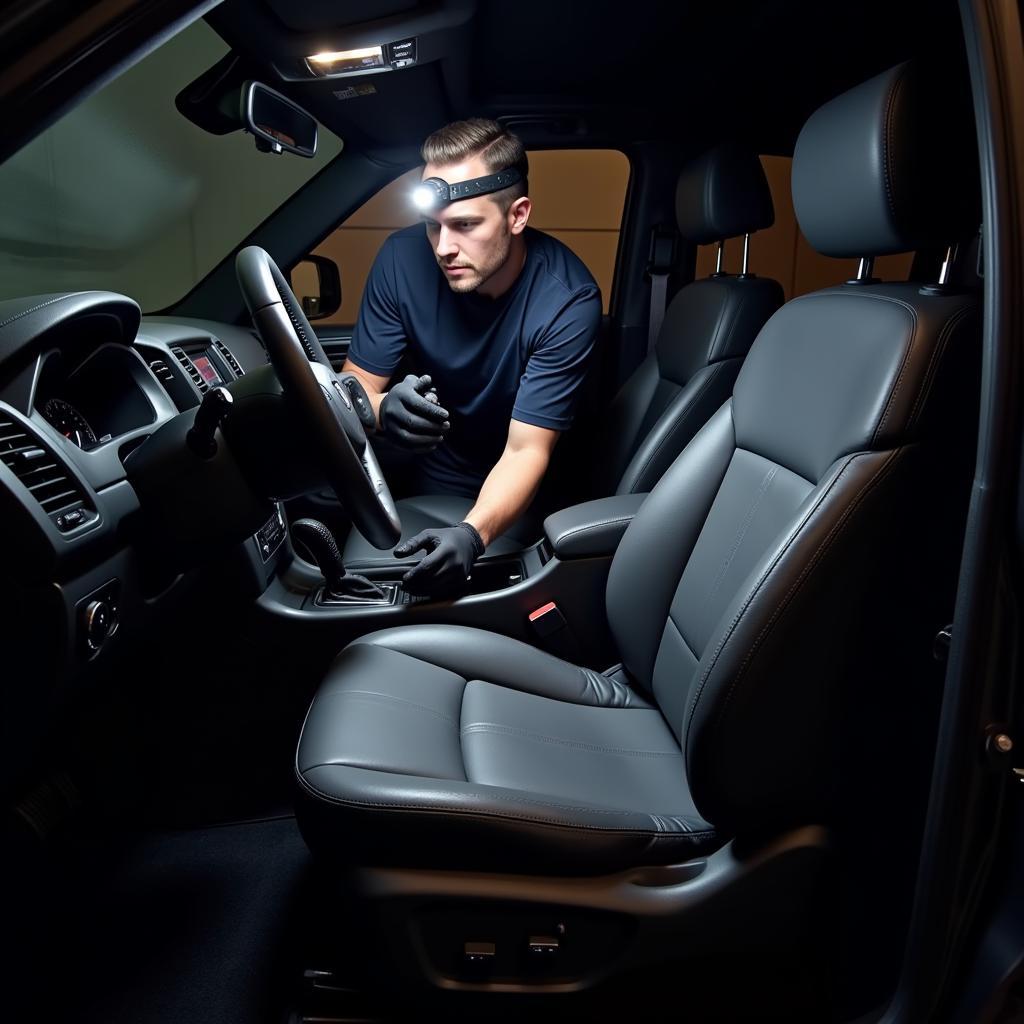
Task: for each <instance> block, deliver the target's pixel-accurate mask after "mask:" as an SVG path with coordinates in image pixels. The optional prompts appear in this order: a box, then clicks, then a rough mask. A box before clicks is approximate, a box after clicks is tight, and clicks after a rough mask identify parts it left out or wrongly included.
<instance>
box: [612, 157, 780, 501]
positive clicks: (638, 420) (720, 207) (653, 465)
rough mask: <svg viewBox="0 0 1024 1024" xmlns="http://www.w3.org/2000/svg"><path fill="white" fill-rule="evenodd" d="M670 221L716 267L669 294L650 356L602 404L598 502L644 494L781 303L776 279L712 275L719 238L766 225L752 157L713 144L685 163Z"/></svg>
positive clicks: (720, 398) (769, 219) (767, 213)
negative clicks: (703, 248) (711, 255)
mask: <svg viewBox="0 0 1024 1024" xmlns="http://www.w3.org/2000/svg"><path fill="white" fill-rule="evenodd" d="M676 221H677V223H678V226H679V233H680V234H681V235H682V236H683V238H685V239H686V240H687V241H690V242H693V243H694V244H695V245H707V244H708V243H710V242H719V243H720V248H719V268H718V271H717V272H716V273H714V274H712V275H711V276H710V277H706V278H703V279H702V280H697V281H694V282H693V283H692V284H688V285H686V286H685V287H684V288H681V289H680V290H679V292H677V293H676V296H675V297H674V298H673V299H672V301H671V303H670V304H669V306H668V308H667V309H666V311H665V319H664V321H663V323H662V325H661V330H660V331H659V332H658V337H657V340H656V342H655V344H654V347H653V349H652V350H651V352H650V353H649V354H648V356H647V358H646V359H645V360H644V361H643V362H642V363H641V364H640V366H639V367H638V368H637V369H636V371H635V372H634V373H633V374H632V376H631V377H630V378H629V379H628V380H627V381H626V383H625V384H624V385H623V386H622V388H621V390H620V391H619V393H618V394H617V395H616V397H615V399H614V401H613V402H612V407H611V412H610V415H609V417H608V422H609V429H608V431H607V435H606V437H605V438H604V444H602V445H601V447H600V449H599V452H598V453H597V456H596V457H597V458H599V460H600V464H599V469H598V472H597V481H598V486H597V494H598V495H607V494H636V493H640V492H645V491H649V490H651V489H652V488H653V487H654V485H655V484H656V483H657V482H658V481H659V480H660V479H661V476H662V474H663V473H664V472H665V470H666V469H668V467H669V466H670V465H671V464H672V463H673V462H674V461H675V458H676V456H677V455H678V454H679V453H680V452H681V451H682V450H683V449H684V448H685V447H686V446H687V444H689V442H690V438H692V437H693V435H694V434H696V433H697V431H698V430H700V428H701V427H702V426H704V424H705V423H706V422H707V421H708V420H709V419H710V418H711V416H712V414H713V413H714V412H715V411H716V410H717V409H718V408H719V406H721V405H722V403H723V402H725V401H726V400H727V399H728V398H729V397H730V396H731V395H732V386H733V384H734V382H735V381H736V377H737V375H738V374H739V372H740V367H741V366H742V365H743V360H744V359H745V358H746V355H747V352H749V351H750V346H751V344H752V343H753V341H754V338H756V337H757V333H758V331H760V330H761V328H762V327H763V326H764V325H765V323H766V322H767V321H768V318H769V317H770V316H771V315H772V314H773V313H774V312H775V311H776V310H777V309H778V308H779V307H780V306H781V305H782V303H783V300H784V296H783V292H782V287H781V285H780V284H779V283H778V282H777V281H774V280H772V278H770V277H756V276H754V275H753V274H750V273H747V272H746V266H745V265H744V268H743V272H742V273H740V274H739V275H735V276H731V275H728V274H725V273H722V272H721V254H722V251H723V247H724V240H725V239H728V238H734V237H737V236H739V235H749V234H751V233H753V232H754V231H760V230H761V229H762V228H768V227H771V225H772V224H773V223H774V221H775V211H774V208H773V206H772V197H771V193H770V192H769V190H768V181H767V179H766V178H765V176H764V170H763V169H762V167H761V161H760V160H759V159H758V157H757V155H756V154H754V153H750V152H748V151H745V150H743V149H741V148H740V147H738V146H735V145H723V146H719V147H718V148H716V149H713V150H711V151H710V152H708V153H705V154H704V155H703V156H700V157H698V158H697V159H696V160H694V161H692V162H691V163H690V164H688V165H687V166H686V167H685V168H684V169H683V172H682V174H681V175H680V177H679V184H678V185H677V187H676ZM747 249H748V246H747V244H746V241H745V245H744V251H745V252H746V251H747Z"/></svg>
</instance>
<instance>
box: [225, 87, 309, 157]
mask: <svg viewBox="0 0 1024 1024" xmlns="http://www.w3.org/2000/svg"><path fill="white" fill-rule="evenodd" d="M241 117H242V126H243V127H244V128H245V130H246V131H247V132H251V133H252V134H253V135H254V136H255V137H256V148H257V149H259V150H261V151H262V152H264V153H283V152H285V151H287V152H289V153H296V154H297V155H298V156H305V157H312V156H314V155H315V154H316V128H317V126H316V118H315V117H313V116H312V114H307V113H306V111H305V110H303V109H302V107H300V106H299V105H298V104H297V103H292V101H291V100H290V99H288V97H287V96H282V95H281V94H280V93H279V92H275V91H274V90H273V89H271V88H269V87H268V86H266V85H264V84H263V83H262V82H246V83H245V85H243V86H242V101H241Z"/></svg>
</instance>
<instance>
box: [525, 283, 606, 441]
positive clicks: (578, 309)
mask: <svg viewBox="0 0 1024 1024" xmlns="http://www.w3.org/2000/svg"><path fill="white" fill-rule="evenodd" d="M600 321H601V298H600V295H599V293H598V291H597V289H596V288H595V287H590V288H587V289H585V290H582V291H580V292H577V293H575V294H574V295H573V296H572V297H571V298H570V299H569V301H568V302H567V303H566V304H565V305H564V306H563V307H562V309H561V310H560V311H559V312H558V313H557V314H556V316H555V317H554V318H553V319H552V321H551V324H550V326H549V327H548V328H547V329H546V330H545V332H544V334H543V336H542V337H541V339H540V341H539V342H538V344H537V345H536V347H535V348H534V350H533V352H532V353H531V355H530V357H529V360H528V361H527V363H526V370H525V372H524V373H523V376H522V378H521V379H520V382H519V391H518V393H517V394H516V401H515V405H514V406H513V408H512V419H514V420H519V421H520V422H521V423H529V424H532V425H533V426H535V427H546V428H548V429H549V430H566V429H567V428H568V427H569V426H570V425H571V424H572V418H573V412H574V410H575V408H576V401H577V398H578V395H579V390H580V385H581V384H582V383H583V378H584V376H585V375H586V372H587V365H588V363H589V361H590V354H591V352H592V351H593V348H594V340H595V338H596V337H597V329H598V326H599V324H600Z"/></svg>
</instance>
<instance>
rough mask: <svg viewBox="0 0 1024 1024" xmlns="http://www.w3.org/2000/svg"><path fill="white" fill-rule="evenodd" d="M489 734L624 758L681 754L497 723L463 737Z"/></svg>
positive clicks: (477, 726) (472, 728) (467, 729)
mask: <svg viewBox="0 0 1024 1024" xmlns="http://www.w3.org/2000/svg"><path fill="white" fill-rule="evenodd" d="M476 732H489V733H496V734H498V735H502V736H518V737H521V738H523V739H528V740H536V741H537V742H538V743H554V744H558V745H559V746H563V747H572V748H574V749H576V750H588V751H591V752H593V753H597V754H612V755H616V756H622V757H640V758H655V757H675V758H678V757H679V756H680V755H679V752H678V751H675V750H640V749H636V748H633V747H605V746H602V745H601V744H599V743H584V742H583V741H582V740H566V739H561V738H560V737H558V736H545V735H544V733H539V732H533V731H532V730H530V729H520V728H517V727H515V726H511V725H499V724H498V723H497V722H474V723H473V724H472V725H466V726H463V727H462V730H461V735H462V736H466V735H468V734H469V733H476Z"/></svg>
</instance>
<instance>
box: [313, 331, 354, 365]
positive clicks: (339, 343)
mask: <svg viewBox="0 0 1024 1024" xmlns="http://www.w3.org/2000/svg"><path fill="white" fill-rule="evenodd" d="M351 344H352V339H351V338H321V339H320V345H321V346H322V348H323V350H324V353H325V354H326V356H327V358H328V359H329V360H330V361H331V366H332V367H334V371H335V373H337V372H338V371H339V370H340V369H341V368H342V366H344V365H345V357H346V356H347V355H348V347H349V345H351Z"/></svg>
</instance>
